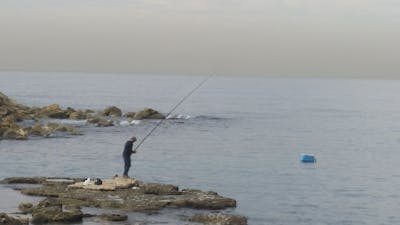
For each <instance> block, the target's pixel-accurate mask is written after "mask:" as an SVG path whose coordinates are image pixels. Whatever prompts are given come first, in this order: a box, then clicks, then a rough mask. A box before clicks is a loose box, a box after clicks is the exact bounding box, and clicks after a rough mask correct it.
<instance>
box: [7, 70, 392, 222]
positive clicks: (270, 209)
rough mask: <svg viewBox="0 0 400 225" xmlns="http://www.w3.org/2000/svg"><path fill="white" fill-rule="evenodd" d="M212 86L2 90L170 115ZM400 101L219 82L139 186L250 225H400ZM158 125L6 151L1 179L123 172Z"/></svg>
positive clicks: (382, 84)
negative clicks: (201, 194) (184, 192)
mask: <svg viewBox="0 0 400 225" xmlns="http://www.w3.org/2000/svg"><path fill="white" fill-rule="evenodd" d="M204 77H205V76H204ZM204 77H202V76H163V75H160V76H156V75H154V76H147V75H146V76H142V75H106V74H67V73H64V74H62V73H58V74H51V73H46V74H44V73H6V72H2V73H1V74H0V91H2V92H3V93H5V94H7V95H9V96H10V97H12V98H15V99H16V100H18V101H19V102H21V103H24V104H28V105H32V106H34V105H35V106H43V105H48V104H51V103H58V104H60V105H61V106H63V107H67V106H71V107H74V108H82V109H85V108H90V109H96V110H101V109H103V108H104V107H106V106H109V105H116V106H119V107H121V108H122V109H123V111H125V112H126V111H135V110H139V109H142V108H144V107H153V108H155V109H158V110H160V111H162V112H164V113H166V112H168V111H169V110H170V109H171V108H172V107H173V106H174V105H175V104H176V103H177V102H178V101H179V100H180V99H181V98H182V97H183V96H184V95H186V94H187V93H188V92H189V91H191V89H192V88H193V87H194V86H195V85H196V84H197V83H198V82H200V81H201V80H202V79H204ZM399 90H400V82H399V81H393V80H344V79H343V80H341V79H273V78H262V77H224V76H217V77H215V78H213V79H212V80H210V81H208V82H207V83H206V84H205V85H204V86H203V87H202V88H201V89H200V90H198V91H197V92H196V93H195V94H194V95H193V96H192V97H191V98H189V99H188V100H187V101H186V102H185V103H184V104H183V105H182V106H181V107H180V108H178V109H177V111H176V113H178V114H182V115H189V116H190V118H189V119H181V120H170V121H167V122H166V123H165V124H163V125H162V127H160V129H158V130H157V131H156V132H155V133H154V134H153V135H152V136H151V138H150V139H149V140H148V141H147V142H145V144H144V145H143V146H142V147H141V149H140V150H139V153H138V154H136V155H134V156H133V168H132V169H131V175H133V176H135V177H137V178H139V179H142V180H145V181H152V182H166V183H172V184H177V185H179V186H180V187H181V188H185V187H192V188H199V189H203V190H214V191H217V192H219V193H220V194H222V195H225V196H229V197H232V198H235V199H237V200H238V207H237V209H236V210H235V212H236V213H239V214H242V215H245V216H247V217H248V218H249V224H251V225H264V224H304V225H306V224H307V225H310V224H315V225H317V224H318V225H319V224H332V225H333V224H341V225H343V224H352V225H353V224H354V225H356V224H357V225H358V224H371V225H375V224H400V215H399V210H400V191H399V190H398V189H399V187H400V151H399V146H400V95H399ZM152 126H154V122H150V121H145V122H142V123H140V124H138V125H131V126H115V127H111V128H95V127H86V126H82V127H81V130H82V131H83V133H84V135H83V136H74V137H69V136H66V137H54V138H47V139H40V138H39V139H31V140H28V141H4V140H3V141H0V178H4V177H8V176H34V175H41V176H80V177H88V176H91V177H109V176H112V175H114V174H116V173H121V172H122V166H123V165H122V159H121V151H122V148H123V144H124V142H125V141H126V140H127V139H128V138H129V137H131V136H132V135H136V136H138V137H139V139H140V138H141V137H143V136H144V135H145V134H146V133H147V132H148V131H149V130H150V129H151V128H152ZM301 153H311V154H315V156H316V157H317V163H316V164H301V163H300V162H299V155H300V154H301ZM1 201H4V200H1V199H0V202H1ZM3 203H4V202H3ZM0 205H1V204H0Z"/></svg>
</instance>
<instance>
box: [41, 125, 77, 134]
mask: <svg viewBox="0 0 400 225" xmlns="http://www.w3.org/2000/svg"><path fill="white" fill-rule="evenodd" d="M44 129H47V130H50V131H51V132H57V131H58V132H67V133H69V134H71V135H79V134H80V133H79V132H78V130H77V129H76V128H75V127H73V126H70V125H64V124H58V123H47V124H46V126H44Z"/></svg>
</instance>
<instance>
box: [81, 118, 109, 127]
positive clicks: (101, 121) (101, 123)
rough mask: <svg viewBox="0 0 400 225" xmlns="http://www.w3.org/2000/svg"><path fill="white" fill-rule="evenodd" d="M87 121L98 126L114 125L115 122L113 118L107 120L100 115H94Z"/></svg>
mask: <svg viewBox="0 0 400 225" xmlns="http://www.w3.org/2000/svg"><path fill="white" fill-rule="evenodd" d="M86 123H87V124H94V125H96V126H97V127H110V126H114V123H113V122H112V121H111V120H106V119H104V118H101V117H98V116H94V117H91V118H89V119H87V121H86Z"/></svg>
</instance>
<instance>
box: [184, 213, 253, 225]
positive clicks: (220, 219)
mask: <svg viewBox="0 0 400 225" xmlns="http://www.w3.org/2000/svg"><path fill="white" fill-rule="evenodd" d="M189 221H192V222H197V223H202V224H205V225H247V219H246V217H243V216H238V215H231V214H224V213H208V214H202V215H195V216H193V217H192V218H190V219H189Z"/></svg>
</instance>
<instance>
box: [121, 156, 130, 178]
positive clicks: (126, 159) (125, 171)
mask: <svg viewBox="0 0 400 225" xmlns="http://www.w3.org/2000/svg"><path fill="white" fill-rule="evenodd" d="M122 157H123V158H124V163H125V166H124V176H128V171H129V168H131V157H130V156H125V155H123V156H122Z"/></svg>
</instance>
